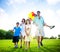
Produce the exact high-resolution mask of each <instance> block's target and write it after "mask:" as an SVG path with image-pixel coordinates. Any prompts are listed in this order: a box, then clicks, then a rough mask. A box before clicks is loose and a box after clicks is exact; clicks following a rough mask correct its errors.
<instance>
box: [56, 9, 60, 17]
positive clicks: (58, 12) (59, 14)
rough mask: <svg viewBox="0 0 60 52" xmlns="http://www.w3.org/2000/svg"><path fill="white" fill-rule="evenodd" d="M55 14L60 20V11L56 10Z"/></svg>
mask: <svg viewBox="0 0 60 52" xmlns="http://www.w3.org/2000/svg"><path fill="white" fill-rule="evenodd" d="M56 13H57V15H58V17H59V18H60V10H57V11H56Z"/></svg>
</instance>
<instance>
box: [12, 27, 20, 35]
mask: <svg viewBox="0 0 60 52" xmlns="http://www.w3.org/2000/svg"><path fill="white" fill-rule="evenodd" d="M13 30H14V35H13V36H20V32H21V28H20V27H14V29H13Z"/></svg>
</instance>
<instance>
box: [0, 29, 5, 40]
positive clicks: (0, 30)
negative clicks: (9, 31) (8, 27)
mask: <svg viewBox="0 0 60 52" xmlns="http://www.w3.org/2000/svg"><path fill="white" fill-rule="evenodd" d="M5 36H6V31H5V30H2V29H0V39H4V38H5Z"/></svg>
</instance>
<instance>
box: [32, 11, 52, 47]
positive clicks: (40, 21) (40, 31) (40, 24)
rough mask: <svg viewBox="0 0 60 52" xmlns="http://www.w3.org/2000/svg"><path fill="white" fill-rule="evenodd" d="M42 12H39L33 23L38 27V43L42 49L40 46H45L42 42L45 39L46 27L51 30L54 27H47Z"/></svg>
mask: <svg viewBox="0 0 60 52" xmlns="http://www.w3.org/2000/svg"><path fill="white" fill-rule="evenodd" d="M40 14H41V13H40V11H37V16H36V17H35V18H34V20H33V23H34V24H35V25H36V26H37V31H36V36H37V41H38V48H40V45H41V46H43V44H42V40H43V37H44V28H43V27H44V26H47V27H49V28H53V27H52V26H49V25H47V24H46V23H45V22H44V19H43V17H42V16H41V15H40Z"/></svg>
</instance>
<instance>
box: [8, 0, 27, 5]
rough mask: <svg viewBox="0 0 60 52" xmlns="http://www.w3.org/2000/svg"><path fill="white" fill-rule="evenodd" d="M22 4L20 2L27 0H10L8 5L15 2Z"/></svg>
mask: <svg viewBox="0 0 60 52" xmlns="http://www.w3.org/2000/svg"><path fill="white" fill-rule="evenodd" d="M16 3H17V4H20V3H26V0H8V3H7V4H8V5H13V4H16Z"/></svg>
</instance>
